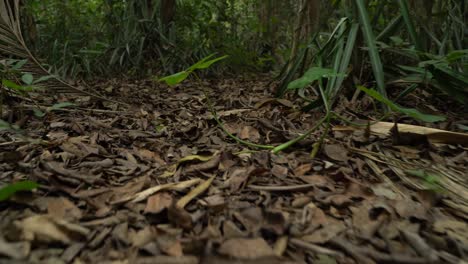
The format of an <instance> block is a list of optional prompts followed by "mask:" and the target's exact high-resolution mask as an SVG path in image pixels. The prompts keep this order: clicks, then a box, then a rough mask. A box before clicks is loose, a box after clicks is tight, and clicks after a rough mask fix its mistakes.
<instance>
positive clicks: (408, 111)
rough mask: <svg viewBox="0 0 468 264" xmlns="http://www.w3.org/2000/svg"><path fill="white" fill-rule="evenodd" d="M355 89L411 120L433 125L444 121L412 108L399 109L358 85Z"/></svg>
mask: <svg viewBox="0 0 468 264" xmlns="http://www.w3.org/2000/svg"><path fill="white" fill-rule="evenodd" d="M357 87H358V88H359V90H361V91H363V92H365V93H366V94H368V95H369V96H371V97H372V98H374V99H376V100H378V101H379V102H381V103H384V104H385V105H387V106H388V107H389V108H390V109H392V110H393V111H396V112H400V113H403V114H405V115H407V116H410V117H412V118H415V119H418V120H421V121H423V122H428V123H433V122H439V121H444V120H445V119H446V118H445V117H444V116H436V115H428V114H423V113H421V112H419V111H418V110H416V109H414V108H404V107H401V106H399V105H397V104H395V103H393V102H392V101H390V100H388V99H387V98H385V97H383V96H382V95H381V94H380V93H379V92H377V91H376V90H373V89H367V88H366V87H364V86H360V85H358V86H357Z"/></svg>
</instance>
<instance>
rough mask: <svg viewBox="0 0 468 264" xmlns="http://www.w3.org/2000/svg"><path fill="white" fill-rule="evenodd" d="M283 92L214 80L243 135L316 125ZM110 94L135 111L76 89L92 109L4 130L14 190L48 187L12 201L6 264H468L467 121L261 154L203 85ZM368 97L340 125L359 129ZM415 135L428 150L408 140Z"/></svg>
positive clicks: (139, 86)
mask: <svg viewBox="0 0 468 264" xmlns="http://www.w3.org/2000/svg"><path fill="white" fill-rule="evenodd" d="M267 82H268V80H265V81H263V80H243V81H239V80H235V79H232V80H231V79H225V80H218V81H206V83H205V85H206V86H208V87H211V88H209V93H210V94H211V95H212V97H213V98H215V100H214V102H213V103H214V106H215V108H216V110H217V111H218V116H219V117H220V118H221V120H222V122H223V123H224V125H225V129H226V130H227V131H229V132H230V133H232V134H234V135H237V136H238V137H239V138H241V139H244V140H248V141H251V142H253V143H256V144H269V145H278V144H281V143H283V142H285V141H286V140H289V139H292V138H294V137H295V136H297V135H299V134H300V133H301V132H303V131H306V130H308V129H310V128H311V127H313V126H314V124H315V123H316V122H317V120H318V119H319V115H318V114H317V113H315V112H309V113H301V112H298V111H297V110H296V108H295V101H294V99H293V98H285V99H273V98H272V97H271V95H265V94H266V93H265V88H264V87H266V85H267ZM95 85H96V87H107V88H108V87H111V88H112V89H111V91H112V95H113V96H115V98H114V99H116V100H122V101H125V102H126V103H128V104H129V105H130V106H122V105H118V104H115V103H111V102H105V103H101V102H98V101H93V100H83V98H81V100H78V99H80V98H74V97H73V96H72V95H70V96H68V98H67V99H66V100H68V101H73V100H75V99H77V100H75V101H76V103H77V104H79V107H78V108H75V109H73V110H69V111H67V112H63V111H60V110H58V111H54V112H50V113H47V114H46V116H45V117H44V118H42V119H41V118H31V119H30V121H29V122H28V123H26V124H25V125H24V127H22V129H23V131H24V135H22V137H21V138H20V137H19V136H18V135H17V134H15V133H12V132H11V131H1V132H0V153H1V155H0V188H1V187H2V186H6V185H7V184H9V183H14V182H23V181H35V182H38V183H39V186H37V187H36V189H34V190H32V191H28V190H30V189H18V190H15V191H14V192H13V193H9V194H8V199H7V200H5V201H1V202H0V209H1V210H0V219H2V220H1V221H0V262H2V263H3V262H6V263H15V262H14V261H22V262H24V263H52V262H53V263H76V264H79V263H115V264H117V263H269V264H271V263H410V264H412V263H464V262H463V261H466V259H467V257H466V256H467V255H468V237H467V236H466V234H468V226H467V219H468V191H467V187H468V177H466V176H467V174H466V172H467V171H468V170H467V164H468V157H467V153H468V152H467V151H468V149H466V138H467V134H466V133H465V131H464V130H463V129H460V126H459V124H457V123H456V122H455V123H453V124H445V125H444V124H441V126H439V127H436V126H434V125H433V124H432V125H431V126H432V127H427V124H422V123H417V124H414V123H412V124H404V123H399V124H398V129H397V130H396V132H393V134H392V132H391V131H394V130H395V129H393V130H392V128H393V126H395V124H394V123H385V122H379V123H374V124H373V125H371V126H370V127H369V128H367V129H368V131H366V127H365V126H363V129H359V128H356V127H350V126H349V125H347V124H344V123H341V122H339V121H333V123H332V125H333V129H332V130H331V131H329V133H328V135H327V137H326V138H325V140H324V144H323V146H322V148H321V149H320V152H319V153H318V155H317V156H316V157H315V158H314V159H311V158H310V152H311V151H312V148H313V144H314V143H315V142H317V140H319V137H320V133H321V132H323V130H321V131H318V132H317V133H313V134H312V135H311V136H310V137H309V138H307V139H305V140H304V141H302V142H300V143H298V144H296V145H295V146H293V147H291V148H290V149H288V150H286V151H285V152H282V153H280V154H278V155H274V154H272V153H270V152H269V151H267V150H261V151H259V150H252V149H246V148H245V146H242V145H239V144H235V142H233V141H232V140H231V139H230V138H229V137H227V136H226V135H225V134H224V133H223V132H222V131H221V130H220V129H218V128H217V127H216V122H215V120H214V119H213V116H212V114H211V113H210V112H209V111H208V110H207V107H206V105H205V99H204V95H203V93H202V92H201V90H200V89H197V87H196V85H194V84H193V83H188V84H186V85H182V86H178V87H175V88H168V87H166V86H163V85H155V84H152V83H150V82H149V81H138V82H130V81H122V82H120V83H118V82H115V81H109V82H107V83H96V84H95ZM151 87H152V88H151ZM217 87H222V89H221V90H219V88H217ZM150 89H157V94H158V95H157V96H144V94H145V93H150ZM106 91H107V90H103V91H102V92H103V93H109V95H111V94H110V92H108V91H107V92H106ZM213 95H216V96H213ZM62 99H63V98H62ZM343 100H345V99H343ZM42 103H43V104H53V102H47V101H45V102H42ZM355 103H356V105H350V104H349V103H348V104H347V106H348V107H342V108H339V109H340V111H342V112H340V115H341V116H346V117H347V118H350V119H354V117H355V114H354V110H355V109H353V108H354V107H360V108H363V105H359V102H355ZM364 109H365V108H364ZM371 113H372V110H371V107H368V112H365V113H363V114H361V116H364V115H368V116H372V114H371ZM444 115H447V116H450V115H452V118H456V117H457V115H456V114H451V113H450V111H447V112H444ZM357 121H358V122H362V123H364V124H365V123H366V122H367V120H357ZM450 126H451V127H450ZM448 128H450V129H448ZM462 128H463V127H462ZM449 130H451V131H449ZM395 133H398V134H396V135H397V136H398V139H399V140H398V141H395V140H394V139H395ZM409 134H419V135H422V136H424V137H426V138H427V139H428V140H427V141H426V142H425V143H424V144H422V145H421V144H407V143H412V142H409V140H408V138H410V139H412V138H411V136H412V135H409ZM25 136H26V137H25ZM392 137H393V139H392ZM32 139H36V140H32Z"/></svg>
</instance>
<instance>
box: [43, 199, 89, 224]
mask: <svg viewBox="0 0 468 264" xmlns="http://www.w3.org/2000/svg"><path fill="white" fill-rule="evenodd" d="M47 213H48V214H49V215H51V216H53V217H54V218H56V219H64V220H68V221H74V220H80V219H81V217H82V216H83V214H82V213H81V210H80V209H79V208H78V207H77V206H76V205H75V204H74V203H72V202H71V201H70V200H68V199H66V198H64V197H60V198H55V199H50V200H48V201H47Z"/></svg>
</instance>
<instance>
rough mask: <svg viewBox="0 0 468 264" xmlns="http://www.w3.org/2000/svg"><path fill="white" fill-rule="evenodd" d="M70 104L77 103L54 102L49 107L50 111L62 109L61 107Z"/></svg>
mask: <svg viewBox="0 0 468 264" xmlns="http://www.w3.org/2000/svg"><path fill="white" fill-rule="evenodd" d="M70 106H75V104H74V103H70V102H62V103H57V104H54V105H52V106H51V107H49V108H48V110H50V111H53V110H60V109H62V108H65V107H70Z"/></svg>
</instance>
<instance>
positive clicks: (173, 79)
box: [159, 71, 190, 86]
mask: <svg viewBox="0 0 468 264" xmlns="http://www.w3.org/2000/svg"><path fill="white" fill-rule="evenodd" d="M189 75H190V72H188V71H181V72H178V73H175V74H172V75H169V76H166V77H163V78H161V79H159V81H160V82H166V84H168V85H170V86H174V85H176V84H179V83H181V82H182V81H183V80H185V79H186V78H187V77H188V76H189Z"/></svg>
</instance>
